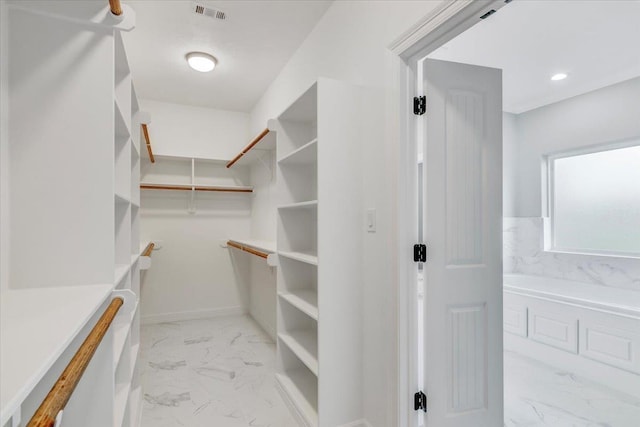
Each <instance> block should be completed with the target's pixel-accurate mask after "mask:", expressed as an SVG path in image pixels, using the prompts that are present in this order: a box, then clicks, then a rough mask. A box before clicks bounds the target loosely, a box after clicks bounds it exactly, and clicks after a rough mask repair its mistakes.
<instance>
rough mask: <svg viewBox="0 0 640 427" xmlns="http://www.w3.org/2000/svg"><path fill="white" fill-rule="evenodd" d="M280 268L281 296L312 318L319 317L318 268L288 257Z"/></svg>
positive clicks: (281, 263) (282, 261)
mask: <svg viewBox="0 0 640 427" xmlns="http://www.w3.org/2000/svg"><path fill="white" fill-rule="evenodd" d="M279 264H280V268H278V283H279V286H280V292H279V296H280V298H281V299H283V300H285V301H287V302H288V303H289V304H291V305H293V306H294V307H296V308H297V309H298V310H300V311H301V312H303V313H305V314H306V315H307V316H309V317H311V318H312V319H315V320H317V319H318V268H317V267H316V266H315V265H312V264H308V263H305V262H300V261H297V260H294V259H289V258H286V257H281V258H280V263H279Z"/></svg>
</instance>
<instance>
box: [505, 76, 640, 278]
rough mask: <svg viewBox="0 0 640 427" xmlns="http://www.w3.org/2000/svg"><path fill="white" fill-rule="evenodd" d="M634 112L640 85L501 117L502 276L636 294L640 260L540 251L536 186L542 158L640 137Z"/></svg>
mask: <svg viewBox="0 0 640 427" xmlns="http://www.w3.org/2000/svg"><path fill="white" fill-rule="evenodd" d="M638 111H640V77H639V78H635V79H631V80H628V81H625V82H622V83H618V84H615V85H612V86H608V87H605V88H602V89H599V90H596V91H593V92H589V93H586V94H583V95H580V96H576V97H573V98H569V99H566V100H564V101H561V102H557V103H554V104H550V105H547V106H544V107H540V108H538V109H535V110H531V111H528V112H525V113H522V114H519V115H517V116H514V115H511V114H505V119H506V120H505V122H504V123H505V129H504V130H505V133H504V134H505V139H504V148H505V150H504V154H505V155H504V162H505V164H504V170H505V175H504V180H505V181H504V188H505V194H504V198H505V214H504V215H505V221H504V270H505V273H518V274H530V275H537V276H545V277H554V278H559V279H568V280H574V281H580V282H585V283H592V284H597V285H602V286H611V287H618V288H625V289H634V290H640V260H638V259H633V258H621V257H610V256H597V255H582V254H566V253H555V252H546V251H544V241H543V234H544V229H543V218H542V217H544V216H546V213H545V212H543V208H542V206H543V204H542V197H543V192H542V183H541V179H542V173H543V171H544V170H543V165H542V161H543V156H545V155H547V154H550V153H555V152H561V151H566V150H573V149H577V148H581V147H587V146H591V145H595V144H606V143H610V142H616V141H620V140H624V139H629V138H633V137H638V136H640V118H639V115H638ZM513 217H516V218H513Z"/></svg>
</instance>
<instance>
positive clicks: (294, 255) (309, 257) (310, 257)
mask: <svg viewBox="0 0 640 427" xmlns="http://www.w3.org/2000/svg"><path fill="white" fill-rule="evenodd" d="M278 255H280V256H283V257H285V258H289V259H293V260H296V261H300V262H304V263H307V264H311V265H318V255H317V254H316V253H315V252H311V251H305V252H291V251H278Z"/></svg>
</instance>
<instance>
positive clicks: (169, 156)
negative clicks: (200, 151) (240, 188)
mask: <svg viewBox="0 0 640 427" xmlns="http://www.w3.org/2000/svg"><path fill="white" fill-rule="evenodd" d="M153 156H154V157H155V158H156V160H168V161H171V160H174V161H184V162H191V160H195V161H197V162H203V163H211V164H216V165H226V164H227V162H228V160H224V159H214V158H210V157H193V156H176V155H172V154H156V153H153Z"/></svg>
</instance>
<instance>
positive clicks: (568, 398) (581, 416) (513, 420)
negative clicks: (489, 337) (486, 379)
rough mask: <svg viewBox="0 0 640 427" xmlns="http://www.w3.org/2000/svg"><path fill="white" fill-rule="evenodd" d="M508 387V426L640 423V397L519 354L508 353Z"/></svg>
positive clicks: (616, 426)
mask: <svg viewBox="0 0 640 427" xmlns="http://www.w3.org/2000/svg"><path fill="white" fill-rule="evenodd" d="M639 383H640V379H639ZM504 387H505V390H504V408H505V414H504V420H505V422H504V425H505V426H507V427H516V426H517V427H538V426H552V427H639V426H640V400H638V399H634V398H633V397H631V396H627V395H624V394H621V393H618V392H616V391H614V390H611V389H608V388H606V387H604V386H601V385H598V384H595V383H592V382H589V381H587V380H585V379H583V378H580V377H578V376H576V375H574V374H572V373H570V372H565V371H560V370H558V369H554V368H553V367H551V366H548V365H545V364H542V363H540V362H538V361H536V360H533V359H529V358H527V357H524V356H520V355H518V354H516V353H512V352H505V354H504Z"/></svg>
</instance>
